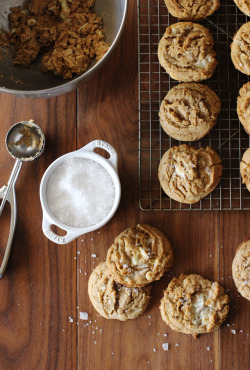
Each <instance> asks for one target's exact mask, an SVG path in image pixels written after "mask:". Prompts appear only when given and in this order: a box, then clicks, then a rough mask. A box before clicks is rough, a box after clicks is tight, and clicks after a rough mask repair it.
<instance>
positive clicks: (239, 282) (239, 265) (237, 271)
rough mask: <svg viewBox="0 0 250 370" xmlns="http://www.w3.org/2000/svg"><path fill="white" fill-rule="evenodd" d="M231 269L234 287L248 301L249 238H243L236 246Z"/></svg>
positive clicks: (249, 276) (249, 280) (249, 278)
mask: <svg viewBox="0 0 250 370" xmlns="http://www.w3.org/2000/svg"><path fill="white" fill-rule="evenodd" d="M232 271H233V279H234V283H235V285H236V288H237V289H238V291H239V292H240V294H241V295H242V296H243V297H245V298H246V299H248V300H249V301H250V239H249V240H245V241H244V242H243V243H241V244H240V245H239V247H238V248H237V250H236V254H235V257H234V260H233V264H232Z"/></svg>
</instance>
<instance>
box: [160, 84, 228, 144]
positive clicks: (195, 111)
mask: <svg viewBox="0 0 250 370" xmlns="http://www.w3.org/2000/svg"><path fill="white" fill-rule="evenodd" d="M220 108H221V103H220V99H219V98H218V96H217V95H216V94H215V92H214V91H212V90H211V89H210V88H209V87H208V86H205V85H201V84H198V83H195V82H191V83H182V84H179V85H177V86H175V87H173V88H172V89H171V90H170V91H169V92H168V93H167V95H166V96H165V98H164V99H163V101H162V103H161V107H160V112H159V117H160V123H161V126H162V128H163V130H164V131H165V132H166V133H167V134H168V135H170V136H171V137H173V138H174V139H176V140H181V141H195V140H199V139H200V138H202V137H203V136H205V135H206V134H207V133H208V132H209V131H210V130H211V129H212V128H213V127H214V125H215V123H216V121H217V116H218V114H219V112H220Z"/></svg>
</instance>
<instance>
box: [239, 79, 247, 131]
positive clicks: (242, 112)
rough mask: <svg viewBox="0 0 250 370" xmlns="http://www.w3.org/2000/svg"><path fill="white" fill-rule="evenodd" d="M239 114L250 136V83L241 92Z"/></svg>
mask: <svg viewBox="0 0 250 370" xmlns="http://www.w3.org/2000/svg"><path fill="white" fill-rule="evenodd" d="M237 113H238V116H239V120H240V122H241V123H242V125H243V127H244V129H245V131H246V133H247V134H248V135H250V82H247V83H246V84H245V85H243V86H242V88H241V89H240V91H239V97H238V99H237Z"/></svg>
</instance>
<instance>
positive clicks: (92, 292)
mask: <svg viewBox="0 0 250 370" xmlns="http://www.w3.org/2000/svg"><path fill="white" fill-rule="evenodd" d="M150 291H151V286H150V285H148V286H146V287H143V288H127V287H125V286H123V285H120V284H118V283H116V282H115V280H114V278H113V276H112V275H111V274H110V271H109V269H108V268H107V264H106V262H101V263H100V264H99V265H98V266H97V267H96V268H95V269H94V271H93V272H92V274H91V275H90V277H89V282H88V294H89V298H90V300H91V303H92V304H93V306H94V308H95V309H96V310H97V311H98V312H99V314H100V315H102V316H103V317H105V318H106V319H117V320H120V321H126V320H130V319H135V318H136V317H138V316H140V315H141V314H143V312H144V311H145V310H146V308H147V306H148V303H149V300H150Z"/></svg>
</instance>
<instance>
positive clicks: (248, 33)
mask: <svg viewBox="0 0 250 370" xmlns="http://www.w3.org/2000/svg"><path fill="white" fill-rule="evenodd" d="M231 58H232V62H233V64H234V66H235V68H236V69H238V70H239V71H240V72H242V73H245V74H246V75H248V76H249V75H250V22H248V23H244V24H243V25H242V26H241V27H240V29H239V30H238V32H237V33H236V34H235V35H234V38H233V42H232V44H231Z"/></svg>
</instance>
